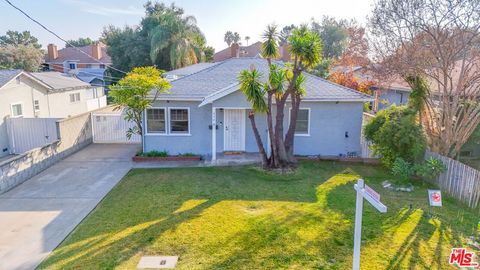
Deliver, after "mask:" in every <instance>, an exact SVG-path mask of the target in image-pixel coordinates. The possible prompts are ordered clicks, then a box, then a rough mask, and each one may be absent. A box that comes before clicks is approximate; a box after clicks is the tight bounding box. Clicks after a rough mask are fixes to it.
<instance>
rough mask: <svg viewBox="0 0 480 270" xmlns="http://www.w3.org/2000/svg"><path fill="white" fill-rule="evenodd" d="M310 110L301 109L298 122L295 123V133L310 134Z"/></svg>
mask: <svg viewBox="0 0 480 270" xmlns="http://www.w3.org/2000/svg"><path fill="white" fill-rule="evenodd" d="M309 120H310V119H308V110H307V109H300V110H298V115H297V124H296V125H295V134H308V121H309Z"/></svg>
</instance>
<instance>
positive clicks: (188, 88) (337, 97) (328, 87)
mask: <svg viewBox="0 0 480 270" xmlns="http://www.w3.org/2000/svg"><path fill="white" fill-rule="evenodd" d="M275 62H276V63H277V64H279V65H283V62H280V61H275ZM252 65H253V66H255V68H256V69H257V70H259V71H260V72H261V73H262V74H264V76H263V79H264V80H265V79H266V77H265V74H268V70H269V69H268V63H267V61H266V60H265V59H262V58H231V59H228V60H225V61H223V62H219V63H216V64H215V65H212V66H210V67H208V68H205V69H202V70H200V71H198V72H196V73H193V74H191V75H187V76H185V77H182V78H179V79H177V80H174V81H172V82H170V84H171V86H172V87H171V88H170V89H169V93H161V94H160V98H161V99H169V100H175V99H178V100H182V99H183V100H187V99H189V100H199V101H203V102H202V105H203V104H206V103H209V102H212V101H213V100H216V99H218V98H221V97H222V96H225V95H227V94H229V93H232V92H234V91H236V90H239V82H238V76H239V73H240V71H242V70H244V69H249V68H250V66H252ZM304 74H305V77H306V82H305V86H306V89H307V91H306V92H307V93H306V95H305V97H303V100H306V101H371V100H373V98H372V97H371V96H369V95H366V94H363V93H361V92H358V91H355V90H353V89H350V88H347V87H344V86H341V85H338V84H335V83H332V82H330V81H327V80H325V79H322V78H320V77H317V76H314V75H311V74H308V73H304Z"/></svg>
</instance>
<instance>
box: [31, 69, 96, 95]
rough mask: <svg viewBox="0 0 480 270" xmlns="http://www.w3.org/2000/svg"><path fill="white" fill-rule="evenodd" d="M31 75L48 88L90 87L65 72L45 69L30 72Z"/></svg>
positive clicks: (57, 89)
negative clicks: (43, 70)
mask: <svg viewBox="0 0 480 270" xmlns="http://www.w3.org/2000/svg"><path fill="white" fill-rule="evenodd" d="M30 74H31V75H32V76H33V77H35V78H36V79H38V80H39V81H41V82H43V83H44V84H46V85H48V86H50V90H54V91H62V90H73V89H79V88H86V87H90V84H88V83H86V82H84V81H81V80H79V79H77V78H74V77H72V76H69V75H67V74H65V73H60V72H54V71H47V72H33V73H30Z"/></svg>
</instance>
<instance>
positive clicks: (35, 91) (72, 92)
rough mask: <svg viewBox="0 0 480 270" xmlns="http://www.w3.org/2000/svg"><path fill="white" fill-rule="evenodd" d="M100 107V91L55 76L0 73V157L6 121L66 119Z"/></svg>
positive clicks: (103, 98) (5, 141)
mask: <svg viewBox="0 0 480 270" xmlns="http://www.w3.org/2000/svg"><path fill="white" fill-rule="evenodd" d="M104 106H106V96H105V94H104V90H103V87H92V86H91V85H90V84H88V83H85V82H83V81H81V80H79V79H76V78H73V77H69V76H68V75H65V74H62V73H59V72H38V73H28V72H25V71H22V70H0V157H2V156H6V155H8V154H9V153H10V151H9V140H8V132H7V126H6V119H7V118H9V117H11V118H18V117H23V118H66V117H70V116H74V115H78V114H81V113H84V112H88V111H91V110H95V109H98V108H100V107H104Z"/></svg>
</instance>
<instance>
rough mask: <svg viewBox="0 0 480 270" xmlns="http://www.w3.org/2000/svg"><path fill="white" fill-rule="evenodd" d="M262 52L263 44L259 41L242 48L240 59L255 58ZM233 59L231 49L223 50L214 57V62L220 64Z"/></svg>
mask: <svg viewBox="0 0 480 270" xmlns="http://www.w3.org/2000/svg"><path fill="white" fill-rule="evenodd" d="M261 51H262V42H260V41H258V42H255V43H253V44H252V45H249V46H240V51H239V57H255V56H257V55H259V54H260V52H261ZM229 58H232V51H231V47H228V48H226V49H223V50H221V51H219V52H217V53H215V54H214V55H213V61H214V62H219V61H224V60H226V59H229Z"/></svg>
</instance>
